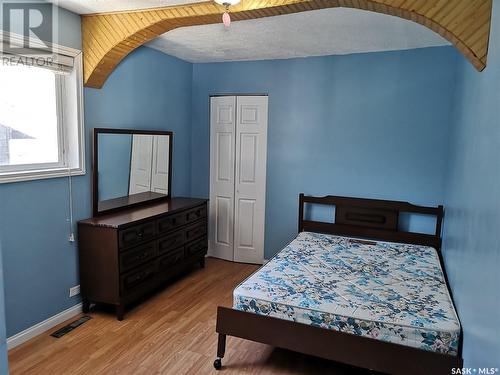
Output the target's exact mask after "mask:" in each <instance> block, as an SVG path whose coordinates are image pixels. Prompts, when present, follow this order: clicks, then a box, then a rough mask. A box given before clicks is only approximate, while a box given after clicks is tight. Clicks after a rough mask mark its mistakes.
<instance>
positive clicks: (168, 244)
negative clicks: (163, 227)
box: [158, 229, 186, 254]
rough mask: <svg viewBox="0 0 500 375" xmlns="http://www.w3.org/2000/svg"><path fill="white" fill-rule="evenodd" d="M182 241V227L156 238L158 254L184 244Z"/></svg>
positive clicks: (184, 237)
mask: <svg viewBox="0 0 500 375" xmlns="http://www.w3.org/2000/svg"><path fill="white" fill-rule="evenodd" d="M184 242H186V234H185V231H184V229H182V230H178V231H176V232H174V233H172V234H169V235H168V236H165V237H162V238H160V239H159V240H158V252H159V254H166V253H168V252H170V251H172V250H175V249H177V248H178V247H180V246H182V245H184Z"/></svg>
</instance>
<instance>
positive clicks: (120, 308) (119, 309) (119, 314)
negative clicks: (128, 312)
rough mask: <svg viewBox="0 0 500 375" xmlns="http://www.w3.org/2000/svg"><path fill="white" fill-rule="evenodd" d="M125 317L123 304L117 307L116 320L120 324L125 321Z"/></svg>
mask: <svg viewBox="0 0 500 375" xmlns="http://www.w3.org/2000/svg"><path fill="white" fill-rule="evenodd" d="M124 315H125V307H124V306H123V304H119V305H116V319H118V320H119V321H120V322H121V321H122V320H123V316H124Z"/></svg>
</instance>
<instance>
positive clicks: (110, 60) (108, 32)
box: [82, 0, 492, 88]
mask: <svg viewBox="0 0 500 375" xmlns="http://www.w3.org/2000/svg"><path fill="white" fill-rule="evenodd" d="M333 7H349V8H357V9H363V10H368V11H373V12H378V13H383V14H388V15H392V16H397V17H400V18H404V19H407V20H411V21H413V22H417V23H419V24H421V25H424V26H426V27H428V28H429V29H431V30H433V31H434V32H436V33H438V34H440V35H441V36H442V37H444V38H445V39H447V40H448V41H450V42H451V43H452V44H453V45H454V46H455V47H456V48H457V49H458V50H459V51H460V52H462V54H463V55H464V56H465V57H466V58H467V59H468V60H469V61H470V62H471V63H472V64H473V65H474V66H475V67H476V69H478V70H480V71H481V70H483V69H484V68H485V67H486V60H487V54H488V41H489V34H490V22H491V11H492V0H242V1H241V3H240V4H238V5H236V6H233V7H231V18H232V19H233V20H234V21H240V20H248V19H255V18H262V17H270V16H278V15H283V14H290V13H298V12H305V11H309V10H315V9H324V8H333ZM223 11H224V8H223V7H222V6H220V5H218V4H216V3H214V2H213V1H207V2H201V3H193V4H187V5H181V6H172V7H164V8H156V9H147V10H141V11H128V12H116V13H103V14H91V15H85V16H83V17H82V30H83V52H84V81H85V86H87V87H94V88H101V87H102V86H103V84H104V83H105V82H106V79H107V78H108V76H109V75H110V74H111V72H112V71H113V70H114V69H115V67H116V66H117V65H118V63H119V62H120V61H121V60H122V59H123V58H124V57H125V56H127V55H128V54H129V53H130V52H131V51H133V50H134V49H136V48H137V47H139V46H141V45H143V44H144V43H147V42H148V41H150V40H152V39H154V38H156V37H157V36H159V35H161V34H163V33H165V32H167V31H170V30H173V29H175V28H177V27H184V26H194V25H203V24H212V23H219V22H221V21H220V20H221V14H222V12H223Z"/></svg>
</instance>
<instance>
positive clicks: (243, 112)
mask: <svg viewBox="0 0 500 375" xmlns="http://www.w3.org/2000/svg"><path fill="white" fill-rule="evenodd" d="M267 99H268V98H267V96H238V97H237V99H236V108H237V111H236V171H235V198H234V200H235V214H234V217H235V220H234V260H235V261H237V262H245V263H259V264H262V263H263V261H264V226H265V206H266V158H267V106H268V103H267Z"/></svg>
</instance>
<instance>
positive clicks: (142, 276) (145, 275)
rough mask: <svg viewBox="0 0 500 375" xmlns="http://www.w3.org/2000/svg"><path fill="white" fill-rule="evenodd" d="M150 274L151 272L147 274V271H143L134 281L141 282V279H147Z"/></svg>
mask: <svg viewBox="0 0 500 375" xmlns="http://www.w3.org/2000/svg"><path fill="white" fill-rule="evenodd" d="M150 274H151V272H149V271H145V272H143V273H140V274H139V275H137V276H136V277H135V281H139V280H141V279H143V278H145V277H148V276H149V275H150Z"/></svg>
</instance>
